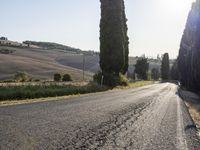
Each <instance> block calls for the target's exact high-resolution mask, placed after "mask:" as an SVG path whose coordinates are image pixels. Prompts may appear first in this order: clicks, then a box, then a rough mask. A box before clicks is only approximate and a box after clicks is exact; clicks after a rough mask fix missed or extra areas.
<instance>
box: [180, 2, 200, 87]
mask: <svg viewBox="0 0 200 150" xmlns="http://www.w3.org/2000/svg"><path fill="white" fill-rule="evenodd" d="M199 6H200V1H196V3H193V6H192V9H191V11H190V13H189V16H188V20H187V24H186V28H185V31H184V34H183V37H182V41H181V45H180V50H179V56H178V68H179V72H180V81H181V84H182V85H183V86H185V87H186V88H188V89H191V90H195V91H199V90H200V14H199V12H200V7H199Z"/></svg>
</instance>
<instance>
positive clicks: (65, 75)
mask: <svg viewBox="0 0 200 150" xmlns="http://www.w3.org/2000/svg"><path fill="white" fill-rule="evenodd" d="M62 81H65V82H67V81H72V78H71V76H70V75H69V74H64V75H63V78H62Z"/></svg>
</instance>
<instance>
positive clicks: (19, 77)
mask: <svg viewBox="0 0 200 150" xmlns="http://www.w3.org/2000/svg"><path fill="white" fill-rule="evenodd" d="M15 81H17V82H25V81H28V75H27V73H25V72H17V73H16V74H15Z"/></svg>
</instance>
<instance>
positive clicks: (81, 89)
mask: <svg viewBox="0 0 200 150" xmlns="http://www.w3.org/2000/svg"><path fill="white" fill-rule="evenodd" d="M105 90H107V88H106V87H100V86H96V85H94V84H88V85H62V86H60V85H55V84H50V85H28V86H6V87H0V101H3V100H21V99H33V98H42V97H55V96H64V95H74V94H85V93H92V92H100V91H105Z"/></svg>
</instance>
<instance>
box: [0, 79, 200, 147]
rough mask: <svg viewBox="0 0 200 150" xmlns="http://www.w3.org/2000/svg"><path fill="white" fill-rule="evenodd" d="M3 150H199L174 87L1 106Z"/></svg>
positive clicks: (1, 144)
mask: <svg viewBox="0 0 200 150" xmlns="http://www.w3.org/2000/svg"><path fill="white" fill-rule="evenodd" d="M0 149H1V150H40V149H41V150H43V149H48V150H49V149H58V150H59V149H60V150H62V149H64V150H65V149H66V150H73V149H77V150H79V149H80V150H88V149H100V150H112V149H113V150H176V149H177V150H199V149H200V142H199V139H198V137H197V136H196V130H195V125H194V124H193V121H192V119H191V117H190V115H189V113H188V110H187V108H186V106H185V104H184V103H183V101H182V100H181V99H180V98H179V97H178V95H177V86H176V85H175V84H171V83H163V84H154V85H150V86H146V87H142V88H136V89H129V90H121V91H108V92H103V93H97V94H90V95H87V96H81V97H78V98H72V99H70V100H66V101H64V100H62V101H51V102H40V103H32V104H21V105H13V106H1V107H0Z"/></svg>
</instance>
